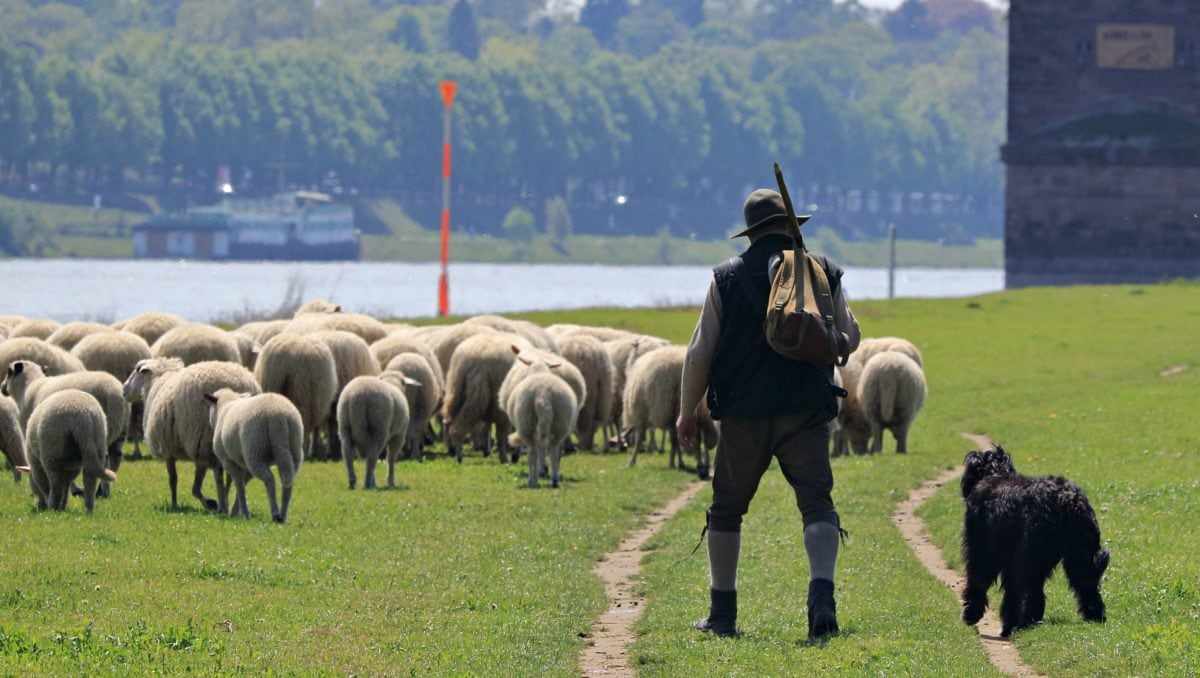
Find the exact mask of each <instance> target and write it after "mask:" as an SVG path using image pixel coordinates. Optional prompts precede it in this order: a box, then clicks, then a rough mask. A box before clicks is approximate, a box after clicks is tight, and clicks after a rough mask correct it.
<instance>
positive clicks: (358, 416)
mask: <svg viewBox="0 0 1200 678" xmlns="http://www.w3.org/2000/svg"><path fill="white" fill-rule="evenodd" d="M405 379H406V378H405V377H401V382H404V383H406V382H405ZM408 412H409V410H408V399H407V398H406V397H405V395H404V391H403V390H401V389H400V388H397V387H396V386H395V385H394V384H392V383H389V381H385V380H383V379H380V378H379V377H358V378H356V379H354V380H353V381H351V382H350V383H349V384H348V385H347V386H346V389H345V390H344V391H342V395H341V397H340V398H338V404H337V422H338V437H340V438H341V440H342V453H343V458H344V459H345V462H346V476H347V479H348V480H349V483H350V489H352V490H353V489H354V487H355V484H356V483H357V481H358V479H357V478H356V476H355V475H354V460H355V458H356V457H362V458H363V459H365V460H366V462H367V470H366V473H365V477H364V479H363V489H367V490H371V489H375V464H376V463H377V462H378V461H379V459H380V457H382V456H383V455H384V454H385V453H386V454H387V461H388V487H395V486H396V460H397V459H398V458H399V457H400V453H401V451H402V450H403V449H404V440H405V438H406V437H407V436H408V426H409V415H408Z"/></svg>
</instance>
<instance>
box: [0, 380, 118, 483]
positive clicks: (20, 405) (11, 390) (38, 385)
mask: <svg viewBox="0 0 1200 678" xmlns="http://www.w3.org/2000/svg"><path fill="white" fill-rule="evenodd" d="M67 390H79V391H83V392H85V393H88V394H89V395H91V396H92V397H93V398H95V399H96V401H97V402H99V403H100V406H101V408H103V409H102V411H103V412H104V417H105V432H106V434H107V435H108V439H107V440H106V441H105V444H106V445H107V448H108V452H107V453H106V458H107V459H108V463H109V464H110V465H111V468H112V470H113V471H117V470H119V469H120V467H121V452H122V450H121V446H122V444H123V443H124V442H125V431H126V428H127V427H128V425H129V404H128V403H126V402H125V399H124V398H123V397H122V394H121V382H119V381H117V380H116V378H114V377H113V376H112V375H111V374H109V373H107V372H72V373H70V374H63V375H59V376H56V377H49V376H46V373H45V372H44V371H42V367H41V365H38V364H37V363H33V362H30V361H28V360H17V361H14V362H13V363H11V364H10V365H9V366H8V371H7V373H6V374H5V377H4V383H3V384H0V393H3V394H4V395H8V396H12V399H13V400H14V401H15V402H16V403H17V409H18V410H19V411H20V413H21V425H22V426H25V427H26V428H25V430H26V433H28V431H29V429H28V425H29V419H30V417H31V416H32V415H33V413H34V412H35V411H36V410H37V408H38V406H39V405H40V404H41V403H42V402H44V401H45V400H46V399H47V398H49V397H50V396H51V395H53V394H55V393H58V392H60V391H67ZM101 496H108V487H107V485H105V486H103V487H102V488H101Z"/></svg>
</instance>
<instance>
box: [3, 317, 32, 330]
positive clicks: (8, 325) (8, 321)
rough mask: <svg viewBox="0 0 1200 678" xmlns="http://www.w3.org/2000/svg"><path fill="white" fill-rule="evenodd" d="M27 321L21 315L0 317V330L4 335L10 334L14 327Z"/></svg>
mask: <svg viewBox="0 0 1200 678" xmlns="http://www.w3.org/2000/svg"><path fill="white" fill-rule="evenodd" d="M26 320H28V318H26V317H25V316H23V315H0V329H3V330H4V331H5V332H6V333H7V332H11V331H12V329H13V328H14V327H16V326H17V325H20V324H21V323H23V322H25V321H26Z"/></svg>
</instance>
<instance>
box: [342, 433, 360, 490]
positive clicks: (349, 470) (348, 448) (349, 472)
mask: <svg viewBox="0 0 1200 678" xmlns="http://www.w3.org/2000/svg"><path fill="white" fill-rule="evenodd" d="M356 456H358V453H357V452H356V451H355V449H354V445H353V443H351V442H350V441H348V440H347V441H346V442H345V443H343V444H342V461H344V462H345V463H346V479H347V480H348V481H349V483H350V489H352V490H353V489H354V487H355V486H356V485H358V477H357V476H356V475H355V474H354V458H355V457H356Z"/></svg>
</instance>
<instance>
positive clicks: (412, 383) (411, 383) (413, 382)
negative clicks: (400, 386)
mask: <svg viewBox="0 0 1200 678" xmlns="http://www.w3.org/2000/svg"><path fill="white" fill-rule="evenodd" d="M400 378H401V379H403V380H404V383H406V384H408V385H409V386H421V382H419V381H417V380H416V379H410V378H408V377H404V376H402V377H400Z"/></svg>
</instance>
